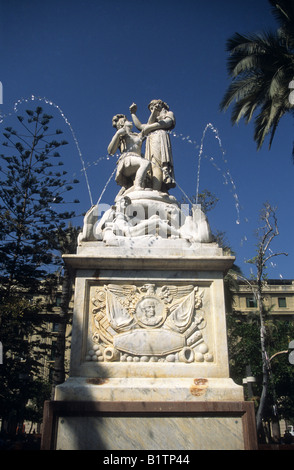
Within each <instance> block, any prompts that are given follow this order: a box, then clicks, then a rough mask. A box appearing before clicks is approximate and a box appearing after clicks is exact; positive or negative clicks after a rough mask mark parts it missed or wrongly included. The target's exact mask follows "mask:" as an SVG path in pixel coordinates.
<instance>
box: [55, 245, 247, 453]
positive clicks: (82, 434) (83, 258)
mask: <svg viewBox="0 0 294 470" xmlns="http://www.w3.org/2000/svg"><path fill="white" fill-rule="evenodd" d="M137 242H139V241H138V240H137ZM137 242H136V243H132V240H128V239H125V240H124V239H122V240H120V241H119V243H118V245H117V246H107V245H106V244H105V243H104V242H102V241H101V242H88V243H84V244H82V245H81V246H80V247H79V250H78V252H77V254H76V255H65V256H64V261H65V263H67V264H69V265H70V266H71V267H72V268H74V269H75V270H76V284H75V300H74V318H73V330H72V346H71V365H70V376H69V378H68V379H67V380H66V382H65V383H64V384H62V385H59V386H58V387H57V388H56V394H55V405H56V406H60V407H61V408H60V410H59V411H60V412H59V413H58V418H56V420H55V423H56V426H57V431H56V432H57V434H56V436H57V437H56V439H55V441H54V442H55V444H54V445H55V448H59V449H71V448H78V449H83V448H87V449H88V448H90V449H93V448H99V449H100V448H101V449H167V448H168V449H192V448H199V449H200V448H205V445H206V444H207V443H208V441H207V439H206V438H205V436H208V434H210V433H211V432H212V429H213V430H214V431H213V432H214V433H215V438H216V441H214V442H215V448H218V449H219V448H230V449H231V448H232V449H244V448H249V447H250V448H252V445H251V444H250V445H249V444H248V442H249V441H248V442H247V441H246V436H245V434H244V433H245V431H246V429H247V428H246V426H247V424H246V423H247V418H248V416H249V415H250V416H251V415H252V410H251V409H250V410H249V415H248V413H247V411H248V410H247V409H246V410H247V411H246V413H245V412H244V410H243V411H242V412H241V411H240V410H241V408H242V406H243V404H244V398H243V388H242V387H241V386H238V385H236V384H235V383H234V382H233V381H232V380H231V378H230V377H229V364H228V352H227V333H226V319H225V305H224V282H223V277H224V274H225V273H226V272H227V270H228V269H229V268H230V267H231V266H232V264H233V262H234V257H231V256H224V255H223V253H222V250H221V249H220V248H219V247H218V246H217V245H215V244H213V243H209V244H204V243H202V244H200V243H194V244H191V243H188V242H186V241H185V240H171V239H170V240H163V239H161V238H156V237H153V238H150V239H149V242H148V243H147V244H146V239H145V242H144V243H142V245H141V246H140V243H137ZM62 404H63V405H62ZM85 404H86V405H85ZM135 404H136V405H135ZM204 404H206V405H204ZM220 404H221V405H222V407H221V408H219V406H220ZM62 406H63V409H64V410H65V409H67V410H69V409H72V408H71V407H73V409H76V408H75V407H77V409H79V410H81V409H82V410H83V409H84V406H86V407H88V408H87V409H88V410H91V409H92V410H94V409H95V410H96V412H95V413H94V414H91V412H88V414H87V416H88V418H86V417H85V416H83V412H81V413H80V414H78V415H77V414H75V413H73V414H71V413H69V412H65V411H63V412H62ZM134 406H137V407H138V410H139V409H140V410H141V411H142V410H143V409H144V410H145V411H146V413H145V414H144V416H142V415H141V414H140V412H139V411H138V410H137V409H136V412H135V411H134V410H135V408H134ZM240 406H241V408H240ZM244 406H245V405H244ZM246 406H247V405H246ZM250 406H251V405H249V407H250ZM91 407H92V408H91ZM97 407H98V408H97ZM99 407H100V408H99ZM101 407H102V408H101ZM107 407H110V408H109V410H110V411H109V413H106V414H105V415H104V414H103V410H106V409H108V408H107ZM113 407H114V408H115V412H114V413H112V411H113V410H114V408H113ZM203 407H204V408H205V407H208V408H205V409H209V413H208V415H206V414H205V413H204V414H203V412H202V411H201V410H203V409H204V408H203ZM160 409H162V410H165V412H164V414H163V415H161V414H160V413H159V410H160ZM179 409H180V410H181V413H180V415H179V413H178V412H179ZM242 409H243V408H242ZM97 410H98V411H97ZM99 410H100V411H101V413H102V414H101V413H100V412H99ZM118 410H120V411H121V413H119V411H118ZM148 410H149V411H148ZM166 410H169V411H170V413H167V414H166ZM184 410H185V412H184ZM220 410H222V412H220ZM224 410H225V411H224ZM228 410H234V412H231V413H229V412H228ZM236 410H237V411H236ZM138 413H139V414H138ZM157 413H159V414H157ZM135 418H136V419H135ZM251 418H252V416H251ZM251 418H250V419H251ZM175 430H178V431H177V432H176V433H175ZM97 433H98V434H99V436H100V437H99V439H98V438H97V439H96V441H95V439H94V440H93V439H92V438H91V436H95V435H97ZM200 435H202V438H201V439H200V438H199V436H200ZM253 435H254V433H253ZM86 436H88V438H86ZM148 436H149V437H148ZM150 436H154V439H152V438H150ZM160 436H161V437H162V436H164V439H163V440H162V439H160ZM180 436H182V437H180ZM216 436H217V437H216ZM94 441H95V442H96V444H95V442H94ZM218 441H219V442H218ZM245 441H246V442H247V444H246V442H245ZM86 442H88V444H86ZM216 442H218V443H217V444H216ZM250 442H251V441H250ZM252 442H253V441H252ZM205 443H206V444H205ZM207 445H208V444H207ZM84 446H86V447H84ZM95 446H96V447H95ZM111 446H112V447H111ZM178 446H179V447H178ZM248 446H249V447H248ZM207 448H213V444H212V443H210V444H209V445H208V447H207Z"/></svg>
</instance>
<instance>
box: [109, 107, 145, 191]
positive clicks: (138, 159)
mask: <svg viewBox="0 0 294 470" xmlns="http://www.w3.org/2000/svg"><path fill="white" fill-rule="evenodd" d="M112 125H113V127H115V128H116V129H117V131H116V133H115V135H114V136H113V138H112V140H111V142H110V144H109V146H108V149H107V150H108V153H109V154H110V155H114V154H115V152H116V151H117V150H118V149H119V150H120V152H121V156H120V158H119V159H118V161H117V171H116V177H115V180H116V182H117V183H118V184H119V185H120V186H121V187H122V189H121V191H120V193H119V194H120V195H121V194H123V193H124V192H125V190H126V189H128V188H130V187H131V186H134V189H141V188H144V187H145V181H146V175H147V171H148V170H149V168H150V162H149V161H148V160H145V159H144V158H143V157H142V155H141V148H142V143H143V140H144V137H143V135H142V133H140V134H138V133H135V132H132V126H133V125H132V123H131V122H130V121H128V120H127V117H126V116H125V115H124V114H116V115H115V116H114V117H113V119H112Z"/></svg>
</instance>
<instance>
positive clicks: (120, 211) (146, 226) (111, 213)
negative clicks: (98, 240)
mask: <svg viewBox="0 0 294 470" xmlns="http://www.w3.org/2000/svg"><path fill="white" fill-rule="evenodd" d="M130 204H131V200H130V198H129V197H127V196H125V197H121V198H120V199H119V200H118V201H117V203H116V205H115V206H112V207H111V208H110V209H109V210H108V211H107V212H105V214H104V215H103V218H102V219H101V221H100V222H99V224H98V225H97V227H96V231H97V234H98V233H99V232H103V240H104V241H107V242H109V241H110V240H111V239H115V238H117V237H142V236H146V235H152V234H153V235H155V234H158V235H160V234H161V233H162V234H164V235H165V236H171V235H174V236H176V237H179V231H178V229H176V228H174V227H172V226H171V225H169V223H168V221H167V220H162V219H161V218H160V217H159V216H158V215H156V214H154V215H152V216H151V217H149V218H147V219H141V218H140V217H138V216H136V215H135V216H134V215H129V214H128V213H127V207H128V206H129V205H130Z"/></svg>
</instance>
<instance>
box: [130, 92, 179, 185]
mask: <svg viewBox="0 0 294 470" xmlns="http://www.w3.org/2000/svg"><path fill="white" fill-rule="evenodd" d="M148 108H149V110H150V117H149V119H148V122H147V124H142V123H141V122H140V120H139V119H138V117H137V115H136V111H137V105H136V104H135V103H133V104H132V105H131V106H130V112H131V115H132V119H133V122H134V124H135V126H136V127H137V129H139V130H140V131H141V134H142V136H144V137H145V136H146V137H147V140H146V151H145V158H146V160H149V161H150V162H151V165H152V188H153V189H156V190H158V191H163V192H166V191H167V190H168V189H169V188H174V187H175V186H176V184H175V179H174V164H173V155H172V149H171V143H170V138H169V134H168V132H167V131H169V130H171V129H173V128H174V127H175V124H176V121H175V116H174V114H173V112H172V111H170V110H169V106H168V105H167V104H166V103H165V102H164V101H162V100H152V101H151V102H150V103H149V105H148Z"/></svg>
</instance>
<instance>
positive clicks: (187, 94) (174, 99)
mask: <svg viewBox="0 0 294 470" xmlns="http://www.w3.org/2000/svg"><path fill="white" fill-rule="evenodd" d="M275 28H276V22H275V19H274V17H273V16H272V14H271V10H270V6H269V3H268V1H267V0H259V1H258V2H256V0H247V1H246V2H244V1H242V0H223V1H221V2H220V1H219V0H211V1H210V2H203V1H198V0H181V1H179V0H156V1H155V0H148V1H147V2H145V1H142V0H136V1H135V0H125V1H124V2H122V1H118V0H71V1H69V0H59V1H57V0H50V2H42V1H37V0H9V1H4V0H2V1H1V2H0V29H1V32H0V35H1V36H0V54H1V67H0V81H1V82H2V85H3V104H2V105H0V113H2V115H4V116H5V117H4V120H3V123H2V124H1V126H2V129H1V130H3V129H4V127H5V126H6V125H7V123H8V122H11V121H9V120H11V119H13V118H14V117H15V116H14V114H15V113H14V107H16V109H17V114H23V113H24V112H25V110H26V109H33V108H35V106H36V105H42V106H43V109H44V111H45V112H48V113H50V114H52V115H53V116H54V118H55V119H54V121H55V126H56V128H62V129H63V131H64V134H65V138H66V139H67V141H68V142H69V145H68V146H67V147H66V148H65V149H64V151H63V152H62V155H63V161H64V162H65V167H66V169H67V170H68V172H69V175H70V176H71V175H72V176H75V175H78V176H79V179H80V184H79V185H77V186H76V187H75V194H74V195H73V198H78V199H79V200H80V201H81V202H80V204H79V205H78V207H76V208H75V209H76V211H77V214H78V215H80V214H82V213H84V212H86V211H87V209H88V208H89V207H90V205H91V198H92V200H93V201H94V202H96V201H97V200H98V199H99V198H100V196H101V193H102V191H103V190H104V189H105V185H106V183H107V181H108V180H109V178H110V175H111V174H112V172H113V170H114V168H115V159H114V158H113V157H108V156H107V146H108V144H109V142H110V140H111V137H112V135H113V128H112V125H111V119H112V116H113V115H114V114H117V113H124V114H128V113H129V111H128V110H129V106H130V104H131V103H132V102H136V103H137V106H138V116H139V117H140V118H141V120H142V122H145V121H146V120H147V119H148V114H149V112H148V109H147V105H148V103H149V102H150V100H151V99H154V98H160V99H163V100H164V101H166V102H167V103H168V104H169V106H170V109H171V110H172V111H173V112H174V114H175V116H176V121H177V124H176V128H175V129H174V134H175V135H173V136H172V145H173V154H174V164H175V179H176V181H177V183H178V186H177V188H175V189H174V190H171V194H174V195H175V196H176V197H177V198H178V199H181V197H182V191H181V190H183V191H184V192H185V193H186V194H187V195H189V196H190V195H194V194H195V193H196V187H197V172H198V157H199V146H200V144H201V139H202V136H203V132H204V130H205V128H206V126H207V125H208V128H207V131H206V133H205V138H204V141H203V143H204V145H203V153H202V158H201V166H200V190H203V189H209V190H210V191H212V192H213V193H215V194H216V196H217V197H218V198H219V199H220V201H219V203H218V205H217V207H216V208H215V209H214V210H213V211H212V212H210V213H209V214H208V216H209V221H210V224H211V227H212V229H213V230H214V231H215V230H221V231H225V232H226V237H227V240H228V242H229V243H230V245H231V247H232V248H233V250H234V251H235V252H236V256H237V259H236V263H237V264H238V265H239V266H240V268H241V269H242V270H243V272H244V274H245V275H249V274H250V266H249V265H248V264H246V263H245V262H244V261H245V260H246V259H249V258H251V257H252V256H254V254H255V244H256V239H255V236H254V231H255V230H256V228H257V227H258V225H259V220H258V218H259V211H260V209H261V207H262V205H263V203H264V202H266V201H268V202H270V203H271V204H272V205H273V206H277V217H278V223H279V229H280V235H279V237H277V238H276V240H275V242H274V244H273V245H272V250H273V251H275V252H276V251H283V252H287V253H288V256H287V257H286V256H280V257H278V258H275V259H273V265H272V266H271V265H270V266H269V269H268V275H269V277H271V278H279V277H283V278H284V279H289V278H293V277H294V275H293V256H294V250H293V203H294V198H293V194H294V185H293V180H294V166H293V164H292V161H291V152H292V145H293V141H294V139H293V118H291V117H290V116H288V117H285V118H283V119H282V121H281V123H280V125H279V128H278V130H277V133H276V137H275V139H274V142H273V145H272V149H271V150H270V151H268V149H267V145H264V148H263V149H262V150H261V151H259V152H257V150H256V145H255V143H254V142H253V126H252V124H249V125H247V126H246V125H245V124H244V123H243V122H241V123H240V124H239V126H232V125H231V122H230V110H229V111H228V112H227V113H221V112H220V111H219V103H220V101H221V99H222V97H223V94H224V92H225V90H226V88H227V86H228V84H229V78H228V75H227V68H226V59H227V52H226V49H225V48H226V41H227V39H228V38H229V37H230V36H231V35H232V34H234V33H235V32H239V33H252V32H258V31H262V30H272V29H275ZM32 96H35V97H36V98H38V99H35V100H32V99H31V97H32ZM39 98H40V99H39ZM41 98H42V99H41ZM43 98H46V101H47V103H46V102H45V100H43ZM26 100H27V101H26ZM50 103H51V104H50ZM72 133H74V136H75V138H74V137H73V134H72ZM217 137H218V138H217ZM83 162H84V165H85V168H86V174H87V179H88V183H89V188H90V193H89V188H88V185H87V181H86V178H85V174H84V172H83V171H82V168H83ZM224 175H226V178H225V177H224ZM226 182H227V184H226ZM179 188H181V190H180V189H179ZM118 190H119V188H118V186H117V185H116V183H115V181H114V178H112V179H111V180H110V182H109V183H108V185H107V187H106V189H105V191H104V192H103V197H102V199H101V202H103V203H105V204H112V203H113V200H114V197H115V195H116V193H117V192H118ZM90 194H91V198H90ZM73 223H74V224H76V225H78V224H81V223H82V217H81V216H79V217H77V218H75V219H74V220H73Z"/></svg>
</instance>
